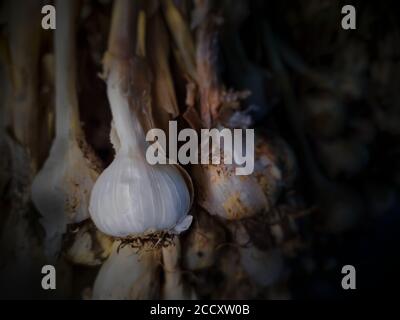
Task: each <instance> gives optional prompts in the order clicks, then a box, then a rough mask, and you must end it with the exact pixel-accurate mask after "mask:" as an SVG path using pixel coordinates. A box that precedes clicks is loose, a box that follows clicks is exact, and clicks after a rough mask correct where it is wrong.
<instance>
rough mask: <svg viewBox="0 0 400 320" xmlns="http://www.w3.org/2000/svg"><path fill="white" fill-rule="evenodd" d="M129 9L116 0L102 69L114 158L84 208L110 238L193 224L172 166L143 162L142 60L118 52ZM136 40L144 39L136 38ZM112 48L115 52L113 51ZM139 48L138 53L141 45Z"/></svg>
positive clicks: (126, 36) (146, 99)
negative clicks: (112, 130) (104, 76)
mask: <svg viewBox="0 0 400 320" xmlns="http://www.w3.org/2000/svg"><path fill="white" fill-rule="evenodd" d="M132 7H133V4H132V3H131V2H129V1H125V0H122V1H117V2H115V6H114V13H113V25H112V28H111V35H110V41H109V43H110V47H109V52H108V54H107V56H106V57H107V59H106V62H105V67H106V71H107V74H106V76H107V94H108V99H109V101H110V105H111V111H112V116H113V121H114V124H115V132H114V133H113V134H112V140H113V141H114V142H113V143H114V144H116V145H119V147H117V150H116V155H115V159H114V160H113V162H112V163H111V164H110V166H109V167H108V168H106V169H105V170H104V171H103V173H102V174H101V175H100V176H99V178H98V180H97V181H96V184H95V185H94V187H93V190H92V194H91V199H90V207H89V211H90V214H91V217H92V220H93V221H94V223H95V224H96V226H97V227H98V228H99V229H100V230H101V231H102V232H104V233H106V234H108V235H111V236H115V237H126V236H140V235H142V234H144V233H153V232H171V233H177V234H178V233H180V232H182V231H184V230H186V229H187V228H189V226H190V224H191V222H192V216H190V215H187V214H188V211H189V209H190V206H191V195H190V192H189V189H188V186H187V183H186V181H185V179H184V177H183V176H182V174H181V172H180V171H179V168H178V167H177V166H173V165H160V164H159V165H150V164H149V163H148V162H147V160H146V155H145V154H146V148H147V146H148V144H147V142H146V140H145V133H144V130H143V127H142V123H141V121H139V118H141V119H142V120H143V117H144V118H145V119H144V120H143V121H146V120H147V121H150V122H151V119H150V113H146V112H147V111H148V110H149V109H150V104H151V99H150V97H151V96H150V84H149V83H150V80H149V78H148V77H146V75H147V74H148V71H147V68H146V62H145V59H144V56H136V57H133V59H132V61H128V60H126V59H124V57H126V55H127V54H131V55H132V56H133V53H132V52H131V51H130V50H129V49H126V51H124V52H121V48H123V47H124V46H123V43H130V41H131V38H130V35H131V33H132V31H131V30H130V28H128V29H126V28H127V26H129V23H128V21H126V20H127V19H129V18H131V17H130V16H132V13H131V11H132V9H133V8H132ZM140 21H141V19H138V22H140ZM138 29H140V28H139V27H138ZM138 34H139V32H138ZM140 34H141V35H142V34H143V32H140ZM138 43H144V41H139V40H138ZM115 47H116V48H119V49H120V51H118V52H115V51H116V50H115ZM126 47H128V46H126ZM140 52H141V54H142V55H143V52H144V49H141V50H140ZM131 77H132V79H131ZM118 141H119V142H118ZM182 173H183V172H182Z"/></svg>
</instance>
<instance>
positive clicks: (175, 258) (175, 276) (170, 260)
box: [162, 237, 194, 300]
mask: <svg viewBox="0 0 400 320" xmlns="http://www.w3.org/2000/svg"><path fill="white" fill-rule="evenodd" d="M162 255H163V265H164V276H165V283H164V287H163V299H167V300H170V299H172V300H177V299H193V298H194V294H193V292H191V290H190V288H188V287H186V286H185V283H184V281H183V278H182V272H181V269H180V266H179V264H180V257H181V244H180V241H179V238H178V237H176V238H175V239H174V241H173V243H172V244H171V245H169V246H167V247H163V248H162Z"/></svg>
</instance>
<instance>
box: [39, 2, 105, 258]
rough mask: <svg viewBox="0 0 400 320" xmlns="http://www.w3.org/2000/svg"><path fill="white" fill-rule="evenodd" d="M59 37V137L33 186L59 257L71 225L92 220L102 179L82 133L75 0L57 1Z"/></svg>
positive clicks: (52, 251) (50, 245)
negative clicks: (94, 189) (92, 195)
mask: <svg viewBox="0 0 400 320" xmlns="http://www.w3.org/2000/svg"><path fill="white" fill-rule="evenodd" d="M57 7H59V11H60V13H61V14H60V18H59V19H58V22H57V30H56V33H55V57H56V136H55V139H54V141H53V144H52V147H51V150H50V155H49V157H48V158H47V160H46V162H45V164H44V165H43V167H42V169H41V170H40V172H39V173H38V174H37V176H36V177H35V179H34V181H33V184H32V200H33V202H34V204H35V206H36V208H37V209H38V210H39V211H40V213H41V215H42V224H43V226H44V228H45V231H46V240H45V250H46V254H47V256H48V257H49V258H54V257H55V256H56V255H57V254H58V252H59V250H60V249H61V240H62V235H63V234H64V232H65V231H66V226H67V224H70V223H78V222H81V221H83V220H85V219H87V218H88V217H89V212H88V206H89V197H90V191H91V189H92V186H93V184H94V181H95V180H96V178H97V176H98V169H97V168H98V164H97V161H98V160H97V159H96V156H95V154H94V153H93V151H92V150H91V149H90V147H89V146H88V145H87V143H86V141H85V138H84V134H83V132H82V130H81V128H80V120H79V110H78V98H77V92H76V65H75V30H74V26H75V17H76V15H75V14H76V2H75V1H58V2H57Z"/></svg>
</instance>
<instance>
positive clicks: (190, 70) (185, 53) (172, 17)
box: [161, 0, 197, 81]
mask: <svg viewBox="0 0 400 320" xmlns="http://www.w3.org/2000/svg"><path fill="white" fill-rule="evenodd" d="M161 3H162V5H163V9H164V16H165V19H166V21H167V24H168V27H169V29H170V32H171V35H172V37H173V39H174V42H175V45H176V47H177V48H178V51H179V54H180V57H181V58H182V62H183V65H184V67H185V71H186V72H187V75H188V76H190V77H191V78H192V80H193V81H197V73H196V66H195V65H196V63H195V46H194V43H193V39H192V35H191V33H190V29H189V26H188V24H187V23H186V21H185V20H184V18H183V17H182V15H181V13H180V12H179V10H178V9H177V8H176V6H175V4H174V2H173V1H172V0H162V1H161Z"/></svg>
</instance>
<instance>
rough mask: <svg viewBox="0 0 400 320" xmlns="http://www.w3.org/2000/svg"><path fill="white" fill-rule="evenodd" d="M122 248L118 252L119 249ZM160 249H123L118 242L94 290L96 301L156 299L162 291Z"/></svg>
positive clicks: (100, 273) (125, 247)
mask: <svg viewBox="0 0 400 320" xmlns="http://www.w3.org/2000/svg"><path fill="white" fill-rule="evenodd" d="M118 248H119V249H118ZM159 259H160V252H159V250H151V249H147V248H142V250H140V252H138V249H135V248H132V247H131V246H129V245H126V246H123V247H120V242H119V241H115V242H114V244H113V247H112V252H111V255H110V257H109V258H108V259H107V261H106V262H105V263H104V264H103V265H102V267H101V269H100V271H99V273H98V275H97V278H96V280H95V283H94V287H93V296H92V298H93V299H95V300H127V299H129V300H135V299H156V298H158V290H159V282H158V278H159V268H158V263H159Z"/></svg>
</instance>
